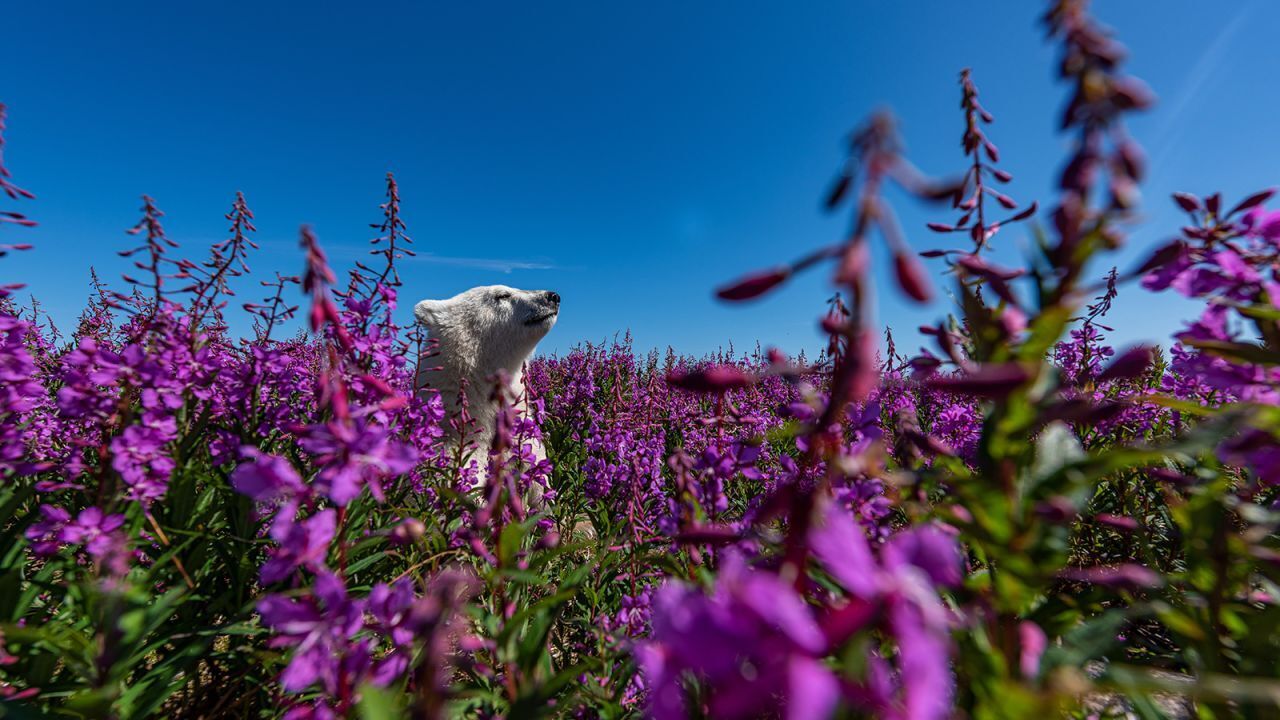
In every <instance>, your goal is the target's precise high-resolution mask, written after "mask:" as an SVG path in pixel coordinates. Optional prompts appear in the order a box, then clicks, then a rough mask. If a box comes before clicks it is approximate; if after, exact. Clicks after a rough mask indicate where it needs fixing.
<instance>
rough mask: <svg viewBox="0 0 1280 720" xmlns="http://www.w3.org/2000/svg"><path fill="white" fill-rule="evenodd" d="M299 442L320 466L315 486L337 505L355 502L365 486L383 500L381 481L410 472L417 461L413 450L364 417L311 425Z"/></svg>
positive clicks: (379, 499)
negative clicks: (343, 421) (344, 421)
mask: <svg viewBox="0 0 1280 720" xmlns="http://www.w3.org/2000/svg"><path fill="white" fill-rule="evenodd" d="M300 443H301V444H302V447H303V448H304V449H306V450H307V452H310V453H311V454H313V455H315V456H316V463H317V464H318V465H320V472H319V473H318V474H317V476H316V485H317V487H318V488H319V489H320V491H321V492H323V493H324V494H325V495H327V496H328V497H329V498H330V499H331V500H333V501H334V502H335V503H337V504H338V505H346V504H347V503H349V502H351V501H352V500H354V499H355V498H356V496H358V495H359V494H360V492H361V491H362V490H363V489H364V488H365V486H368V488H369V492H371V493H372V494H373V496H374V497H375V498H377V499H378V501H379V502H381V501H383V500H384V499H385V495H384V494H383V491H382V481H383V480H386V479H387V478H389V477H394V476H397V475H401V474H404V473H407V472H409V471H410V470H412V469H413V468H414V466H415V465H416V464H417V459H418V457H417V453H416V452H415V451H414V450H413V448H412V447H410V446H409V445H406V444H404V443H402V442H400V441H399V440H396V439H394V438H392V437H391V434H390V433H389V432H388V431H387V429H386V428H384V427H381V426H379V425H375V424H373V423H370V422H368V421H367V420H365V419H363V418H356V419H353V420H352V421H351V422H350V423H342V422H336V421H335V422H329V423H326V424H324V425H313V426H311V428H309V430H308V433H307V435H305V436H304V437H303V438H302V439H301V440H300Z"/></svg>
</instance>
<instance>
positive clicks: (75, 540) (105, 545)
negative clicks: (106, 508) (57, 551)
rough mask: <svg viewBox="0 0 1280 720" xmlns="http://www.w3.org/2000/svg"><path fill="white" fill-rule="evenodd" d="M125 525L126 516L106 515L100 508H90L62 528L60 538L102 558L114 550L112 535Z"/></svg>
mask: <svg viewBox="0 0 1280 720" xmlns="http://www.w3.org/2000/svg"><path fill="white" fill-rule="evenodd" d="M122 525H124V515H104V514H103V512H102V510H101V509H100V508H96V507H88V508H85V509H84V510H82V511H80V514H79V515H78V516H76V519H75V520H74V521H72V522H70V523H67V525H66V526H65V527H63V528H62V533H61V535H60V537H61V538H62V541H63V542H66V543H70V544H72V545H84V546H85V551H86V552H88V553H89V555H91V556H92V557H94V558H102V557H104V556H106V555H107V554H108V553H109V552H111V550H112V549H113V544H112V543H113V540H112V537H111V534H112V533H113V532H114V531H116V530H118V529H119V528H120V526H122Z"/></svg>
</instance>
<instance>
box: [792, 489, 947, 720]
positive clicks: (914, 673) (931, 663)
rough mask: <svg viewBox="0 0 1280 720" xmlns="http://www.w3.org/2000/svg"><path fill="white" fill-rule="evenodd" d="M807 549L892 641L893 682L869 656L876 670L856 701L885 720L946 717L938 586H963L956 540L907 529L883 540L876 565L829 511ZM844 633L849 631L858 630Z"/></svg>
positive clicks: (841, 518)
mask: <svg viewBox="0 0 1280 720" xmlns="http://www.w3.org/2000/svg"><path fill="white" fill-rule="evenodd" d="M810 545H811V547H812V549H813V553H814V555H816V556H817V557H818V559H819V560H821V561H822V563H823V565H825V566H826V568H827V570H828V571H829V572H830V573H831V574H832V576H834V577H835V579H836V580H838V581H839V582H840V584H841V585H843V586H844V587H845V588H846V589H847V590H849V592H850V593H851V594H852V595H853V596H854V597H855V598H856V599H857V600H859V601H862V602H867V603H871V604H872V605H878V606H880V607H881V608H882V609H883V610H884V613H885V615H887V620H888V621H887V630H888V631H889V634H890V635H891V636H892V637H893V638H894V639H895V640H896V641H897V647H898V658H897V661H898V673H897V680H896V681H895V680H894V678H893V676H892V674H890V673H889V672H888V666H887V664H883V660H882V659H874V658H878V656H873V659H874V660H873V662H872V667H873V668H877V667H879V668H881V670H879V671H877V673H878V674H877V673H873V674H872V675H871V676H869V677H868V681H867V684H866V686H865V687H864V690H865V693H859V694H857V696H856V698H855V699H856V701H857V702H859V703H861V704H864V705H868V706H870V707H871V709H873V710H874V711H875V712H876V713H877V714H878V715H879V716H880V717H885V718H891V719H893V718H903V719H904V720H931V719H940V718H944V717H946V716H947V714H948V713H949V712H950V708H951V696H952V688H953V685H954V680H953V679H952V676H951V669H950V666H949V658H950V655H951V641H950V637H949V633H950V625H951V619H950V613H949V611H948V610H947V609H946V606H945V605H943V603H942V600H941V599H940V598H939V597H938V594H937V587H954V586H957V585H959V584H960V582H961V581H962V580H963V572H962V564H961V556H960V552H959V549H958V547H957V546H956V542H955V539H954V538H953V537H952V536H951V535H950V534H948V533H947V532H945V531H944V530H943V529H941V528H940V527H936V526H923V527H914V528H910V529H908V530H904V531H902V532H899V533H897V534H895V535H894V536H892V537H891V538H889V540H888V541H887V542H886V543H885V546H884V549H883V550H882V552H881V556H880V558H879V560H878V561H877V559H876V558H875V556H874V555H873V554H872V552H871V548H870V545H869V544H868V542H867V538H866V535H865V533H864V532H863V530H862V529H861V528H860V527H858V525H857V524H856V523H855V522H854V521H853V519H852V518H850V517H849V516H848V515H847V514H846V513H845V512H844V511H842V510H840V509H839V508H835V507H833V508H831V509H829V511H828V512H827V514H826V516H825V520H824V522H823V523H822V524H821V525H819V526H818V527H816V528H815V529H814V531H813V532H812V533H811V534H810ZM860 617H862V615H860ZM843 629H844V631H845V633H848V632H852V631H854V630H856V629H857V626H856V625H855V626H854V627H846V628H843Z"/></svg>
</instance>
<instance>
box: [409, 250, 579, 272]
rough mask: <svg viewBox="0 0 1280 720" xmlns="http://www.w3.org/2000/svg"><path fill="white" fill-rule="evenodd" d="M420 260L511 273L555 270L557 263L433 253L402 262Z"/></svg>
mask: <svg viewBox="0 0 1280 720" xmlns="http://www.w3.org/2000/svg"><path fill="white" fill-rule="evenodd" d="M405 261H408V262H420V263H429V264H433V265H451V266H453V267H469V268H477V269H479V270H493V271H496V272H500V273H511V272H512V271H514V270H555V269H557V268H556V266H555V265H551V264H549V263H541V262H528V261H525V260H503V259H500V258H472V257H451V256H448V255H432V254H430V253H418V254H417V255H415V256H413V257H406V258H404V259H403V260H401V262H405Z"/></svg>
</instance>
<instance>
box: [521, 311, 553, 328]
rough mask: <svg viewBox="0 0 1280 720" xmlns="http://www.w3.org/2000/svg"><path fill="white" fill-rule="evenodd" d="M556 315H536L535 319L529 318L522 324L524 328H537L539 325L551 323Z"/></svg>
mask: <svg viewBox="0 0 1280 720" xmlns="http://www.w3.org/2000/svg"><path fill="white" fill-rule="evenodd" d="M556 315H557V313H546V314H545V315H538V316H536V317H531V318H529V319H528V320H525V321H524V324H525V325H526V326H529V327H537V326H539V325H547V324H549V323H550V322H551V321H553V320H555V319H556Z"/></svg>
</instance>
